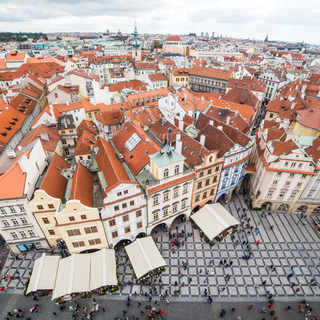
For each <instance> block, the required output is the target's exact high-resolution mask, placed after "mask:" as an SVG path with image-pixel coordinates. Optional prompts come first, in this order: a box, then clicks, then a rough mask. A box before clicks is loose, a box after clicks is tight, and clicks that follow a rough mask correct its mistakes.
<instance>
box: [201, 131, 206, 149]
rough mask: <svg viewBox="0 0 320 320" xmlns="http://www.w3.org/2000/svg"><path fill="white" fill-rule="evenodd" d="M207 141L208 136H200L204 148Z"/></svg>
mask: <svg viewBox="0 0 320 320" xmlns="http://www.w3.org/2000/svg"><path fill="white" fill-rule="evenodd" d="M205 141H206V136H205V135H204V134H202V135H201V136H200V143H201V144H202V145H203V146H204V143H205Z"/></svg>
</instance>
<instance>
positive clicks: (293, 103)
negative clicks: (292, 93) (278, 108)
mask: <svg viewBox="0 0 320 320" xmlns="http://www.w3.org/2000/svg"><path fill="white" fill-rule="evenodd" d="M295 105H296V103H295V102H292V105H291V108H290V109H291V110H292V109H294V106H295Z"/></svg>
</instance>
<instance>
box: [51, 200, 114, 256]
mask: <svg viewBox="0 0 320 320" xmlns="http://www.w3.org/2000/svg"><path fill="white" fill-rule="evenodd" d="M55 218H56V221H57V227H58V228H59V230H60V233H61V235H62V238H63V240H64V241H65V242H66V245H67V247H68V250H69V252H70V253H71V254H72V253H80V252H82V251H85V250H92V249H102V248H108V247H109V245H108V241H107V238H106V235H105V232H104V228H103V224H102V221H101V220H100V215H99V212H98V209H97V208H90V207H87V206H84V205H83V204H81V203H80V201H79V200H69V201H68V202H67V204H66V207H65V208H64V209H63V210H62V211H60V212H58V213H57V214H56V215H55ZM87 228H90V229H87ZM75 230H77V231H75ZM88 230H89V231H90V232H88ZM72 234H73V235H72ZM97 239H98V243H97V244H96V243H95V241H96V240H97ZM91 241H94V243H90V242H91Z"/></svg>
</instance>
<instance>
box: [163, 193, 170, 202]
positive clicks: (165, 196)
mask: <svg viewBox="0 0 320 320" xmlns="http://www.w3.org/2000/svg"><path fill="white" fill-rule="evenodd" d="M168 200H169V192H166V193H164V194H163V201H168Z"/></svg>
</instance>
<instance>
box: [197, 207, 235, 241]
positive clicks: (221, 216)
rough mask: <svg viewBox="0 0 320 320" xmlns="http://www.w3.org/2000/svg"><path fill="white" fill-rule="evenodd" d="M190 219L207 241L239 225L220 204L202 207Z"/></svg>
mask: <svg viewBox="0 0 320 320" xmlns="http://www.w3.org/2000/svg"><path fill="white" fill-rule="evenodd" d="M191 219H192V220H193V221H194V222H195V223H196V224H197V225H198V226H199V228H200V229H201V230H202V231H203V232H204V234H205V235H206V236H207V237H208V238H209V239H213V238H214V237H216V236H217V235H218V234H220V233H221V232H222V231H224V230H225V229H227V228H229V227H231V226H235V225H238V224H240V223H239V222H238V221H237V220H236V219H235V218H234V217H233V216H232V215H231V214H230V213H229V212H228V211H227V210H226V209H225V208H224V207H223V206H222V205H221V204H220V203H214V204H206V205H204V207H202V208H201V209H200V210H199V211H197V212H196V213H195V214H193V215H192V216H191Z"/></svg>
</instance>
